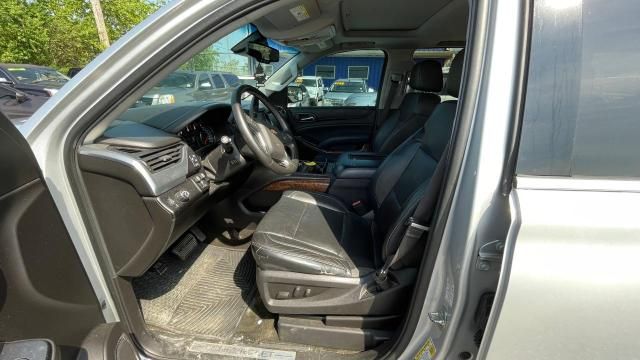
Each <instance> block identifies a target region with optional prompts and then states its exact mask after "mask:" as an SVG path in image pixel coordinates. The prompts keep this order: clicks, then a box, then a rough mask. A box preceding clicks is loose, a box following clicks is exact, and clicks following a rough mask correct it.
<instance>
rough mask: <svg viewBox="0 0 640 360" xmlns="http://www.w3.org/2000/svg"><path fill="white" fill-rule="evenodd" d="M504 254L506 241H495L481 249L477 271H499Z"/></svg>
mask: <svg viewBox="0 0 640 360" xmlns="http://www.w3.org/2000/svg"><path fill="white" fill-rule="evenodd" d="M503 253H504V241H502V240H494V241H491V242H488V243H486V244H484V245H482V246H481V247H480V250H478V259H477V261H476V269H478V270H480V271H489V270H492V269H493V270H498V269H500V265H501V264H502V254H503Z"/></svg>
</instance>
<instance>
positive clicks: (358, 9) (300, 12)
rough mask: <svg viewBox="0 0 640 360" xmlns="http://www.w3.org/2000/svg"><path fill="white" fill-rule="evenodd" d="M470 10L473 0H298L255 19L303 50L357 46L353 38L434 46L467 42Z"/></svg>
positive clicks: (380, 44)
mask: <svg viewBox="0 0 640 360" xmlns="http://www.w3.org/2000/svg"><path fill="white" fill-rule="evenodd" d="M468 12H469V5H468V0H396V1H390V0H297V1H292V2H287V4H286V5H284V6H282V7H280V8H278V9H277V10H274V11H272V12H271V13H269V14H268V15H266V16H264V17H262V18H260V19H257V20H256V21H254V24H255V25H256V26H257V27H258V29H259V30H260V32H261V33H262V34H263V35H264V36H266V37H269V38H272V39H276V40H280V41H282V42H284V43H288V44H292V45H293V46H295V47H297V48H299V49H300V51H302V52H319V51H327V50H330V49H343V48H353V47H352V46H350V44H366V45H368V46H366V47H376V48H383V49H392V48H428V47H438V46H439V44H442V43H458V44H459V43H464V41H465V36H466V27H467V18H468ZM320 33H322V34H325V35H326V34H328V33H329V34H331V37H330V38H327V36H318V34H320Z"/></svg>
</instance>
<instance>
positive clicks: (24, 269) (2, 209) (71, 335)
mask: <svg viewBox="0 0 640 360" xmlns="http://www.w3.org/2000/svg"><path fill="white" fill-rule="evenodd" d="M0 173H2V174H3V175H2V176H0V239H2V241H0V341H16V340H25V339H36V338H40V339H43V338H46V339H51V340H53V342H54V343H55V344H56V345H57V346H58V348H59V349H60V352H61V354H62V358H63V359H66V358H73V357H75V354H76V353H77V351H78V349H79V347H80V344H81V343H82V341H83V339H84V338H85V336H86V335H87V333H88V332H89V331H91V329H92V328H94V327H95V326H96V325H98V324H100V323H103V322H104V318H103V317H102V311H101V309H100V305H99V304H98V301H97V299H96V296H95V294H94V292H93V289H92V287H91V284H90V282H89V279H88V278H87V275H86V273H85V271H84V268H83V267H82V264H81V262H80V259H79V257H78V255H77V253H76V251H75V248H74V247H73V244H72V242H71V239H70V238H69V235H68V233H67V230H66V228H65V226H64V224H63V222H62V219H61V217H60V214H59V213H58V210H57V209H56V207H55V205H54V202H53V199H52V197H51V194H50V193H49V190H48V189H47V186H46V185H45V183H44V181H43V180H42V178H41V175H40V172H39V168H38V166H37V164H36V161H35V159H34V157H33V155H32V153H31V149H30V148H29V146H28V144H27V142H26V141H25V140H24V138H23V137H22V135H21V134H20V133H19V132H18V131H17V129H16V128H15V127H14V126H13V125H12V124H11V123H10V122H9V121H8V120H7V119H6V117H5V116H4V115H3V114H1V113H0Z"/></svg>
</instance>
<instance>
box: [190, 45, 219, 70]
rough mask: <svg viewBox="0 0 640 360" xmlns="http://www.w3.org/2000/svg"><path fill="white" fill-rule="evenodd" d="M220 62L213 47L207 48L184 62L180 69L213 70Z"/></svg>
mask: <svg viewBox="0 0 640 360" xmlns="http://www.w3.org/2000/svg"><path fill="white" fill-rule="evenodd" d="M218 63H219V60H218V53H217V52H216V51H215V50H213V49H212V48H206V49H204V51H202V52H200V53H199V54H197V55H195V56H194V57H192V58H191V59H189V61H187V62H186V63H184V64H183V65H182V66H181V67H180V69H182V70H187V71H212V70H214V69H215V68H216V67H217V66H218Z"/></svg>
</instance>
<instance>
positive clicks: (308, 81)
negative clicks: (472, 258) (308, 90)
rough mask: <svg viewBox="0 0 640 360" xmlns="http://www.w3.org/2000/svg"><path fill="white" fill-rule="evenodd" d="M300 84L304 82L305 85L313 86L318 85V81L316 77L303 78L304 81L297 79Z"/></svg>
mask: <svg viewBox="0 0 640 360" xmlns="http://www.w3.org/2000/svg"><path fill="white" fill-rule="evenodd" d="M296 82H297V83H298V84H302V85H304V86H312V87H316V86H318V85H317V83H318V82H317V81H316V79H302V81H296Z"/></svg>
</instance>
